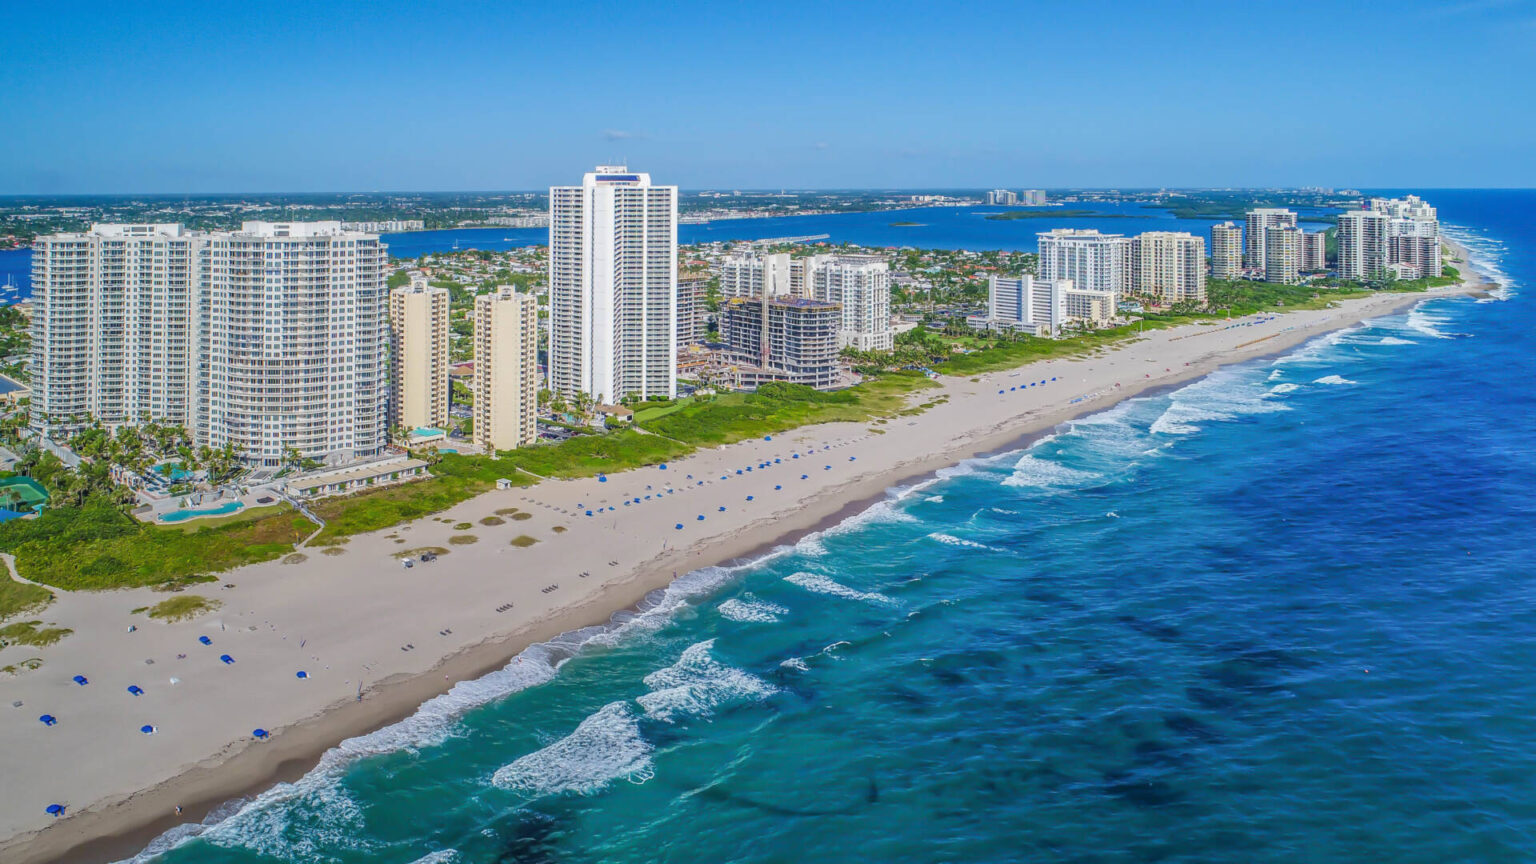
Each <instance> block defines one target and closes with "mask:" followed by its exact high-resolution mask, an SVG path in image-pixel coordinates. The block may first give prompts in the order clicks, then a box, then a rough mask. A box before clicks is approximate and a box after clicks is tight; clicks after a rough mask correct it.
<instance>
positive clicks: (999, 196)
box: [987, 189, 1019, 207]
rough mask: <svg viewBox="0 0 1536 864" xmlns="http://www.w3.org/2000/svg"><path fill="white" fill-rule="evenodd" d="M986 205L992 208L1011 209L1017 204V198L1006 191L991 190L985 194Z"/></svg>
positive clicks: (1015, 194)
mask: <svg viewBox="0 0 1536 864" xmlns="http://www.w3.org/2000/svg"><path fill="white" fill-rule="evenodd" d="M987 203H988V204H991V205H993V206H999V205H1001V206H1003V207H1012V206H1013V205H1015V204H1017V203H1019V196H1018V194H1017V193H1014V192H1010V191H1009V190H1007V189H993V190H992V191H991V192H988V193H987Z"/></svg>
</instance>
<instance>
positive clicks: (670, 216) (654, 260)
mask: <svg viewBox="0 0 1536 864" xmlns="http://www.w3.org/2000/svg"><path fill="white" fill-rule="evenodd" d="M676 327H677V187H676V186H653V185H651V176H650V175H649V174H640V173H632V172H630V171H629V169H628V168H626V167H624V166H622V165H599V166H598V167H597V170H595V171H593V172H591V173H588V174H587V175H586V176H585V177H584V178H583V179H582V184H581V185H580V186H554V187H551V188H550V190H549V388H550V389H551V390H555V391H557V392H559V393H561V394H563V395H565V396H567V397H574V396H575V395H576V394H577V393H586V394H587V395H589V396H591V397H593V398H595V399H597V400H598V401H599V402H606V403H617V402H618V401H619V400H620V399H622V398H624V397H626V396H630V395H636V396H640V397H642V398H652V397H662V398H672V397H674V396H676V395H677V368H676V365H675V363H674V351H675V346H676V343H677V333H676Z"/></svg>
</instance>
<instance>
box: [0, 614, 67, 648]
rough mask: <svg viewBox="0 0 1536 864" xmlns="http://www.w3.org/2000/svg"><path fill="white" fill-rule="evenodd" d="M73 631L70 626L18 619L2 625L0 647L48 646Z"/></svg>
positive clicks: (0, 628)
mask: <svg viewBox="0 0 1536 864" xmlns="http://www.w3.org/2000/svg"><path fill="white" fill-rule="evenodd" d="M73 632H75V631H73V630H71V629H69V628H68V627H45V626H43V622H41V621H17V622H16V623H15V624H9V625H6V626H5V627H0V648H5V647H7V646H10V645H27V646H30V647H33V648H46V647H48V646H49V645H52V644H53V643H55V642H57V641H59V640H60V639H63V638H64V637H65V636H68V635H69V634H71V633H73Z"/></svg>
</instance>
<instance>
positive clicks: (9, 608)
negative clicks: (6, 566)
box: [0, 575, 53, 621]
mask: <svg viewBox="0 0 1536 864" xmlns="http://www.w3.org/2000/svg"><path fill="white" fill-rule="evenodd" d="M51 602H53V593H52V592H50V591H49V590H48V589H47V588H39V587H38V586H36V585H26V584H24V583H21V582H17V581H15V580H14V579H12V578H11V577H10V576H9V575H0V621H4V620H5V619H7V618H10V617H12V616H14V615H20V614H21V613H23V612H30V611H32V610H34V609H41V608H42V607H44V606H47V605H48V604H49V603H51Z"/></svg>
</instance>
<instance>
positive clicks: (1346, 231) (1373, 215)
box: [1339, 210, 1389, 282]
mask: <svg viewBox="0 0 1536 864" xmlns="http://www.w3.org/2000/svg"><path fill="white" fill-rule="evenodd" d="M1388 221H1389V217H1388V216H1387V214H1385V213H1381V212H1378V211H1376V210H1351V211H1349V212H1347V213H1341V214H1339V278H1340V279H1352V280H1355V281H1358V282H1364V281H1368V280H1371V279H1377V278H1380V277H1381V275H1382V274H1383V273H1384V272H1385V271H1386V269H1387V263H1388V257H1389V256H1388V251H1389V250H1388V242H1387V222H1388Z"/></svg>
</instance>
